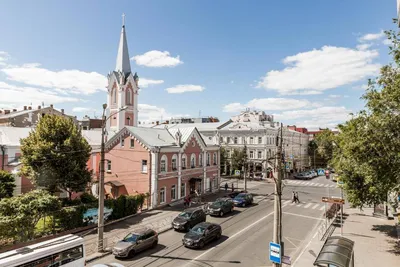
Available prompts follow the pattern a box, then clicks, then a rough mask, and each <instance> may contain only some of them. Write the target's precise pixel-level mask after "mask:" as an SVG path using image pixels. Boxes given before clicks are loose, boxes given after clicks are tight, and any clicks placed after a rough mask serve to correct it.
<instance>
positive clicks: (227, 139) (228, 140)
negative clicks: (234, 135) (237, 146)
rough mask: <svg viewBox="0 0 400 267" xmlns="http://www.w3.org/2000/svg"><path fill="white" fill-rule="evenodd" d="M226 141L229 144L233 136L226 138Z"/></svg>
mask: <svg viewBox="0 0 400 267" xmlns="http://www.w3.org/2000/svg"><path fill="white" fill-rule="evenodd" d="M226 142H227V143H228V144H229V143H230V142H231V138H230V137H229V136H228V137H227V138H226Z"/></svg>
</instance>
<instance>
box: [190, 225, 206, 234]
mask: <svg viewBox="0 0 400 267" xmlns="http://www.w3.org/2000/svg"><path fill="white" fill-rule="evenodd" d="M205 230H206V228H205V227H204V226H195V227H193V228H192V230H190V232H192V233H194V234H198V235H202V234H204V231H205Z"/></svg>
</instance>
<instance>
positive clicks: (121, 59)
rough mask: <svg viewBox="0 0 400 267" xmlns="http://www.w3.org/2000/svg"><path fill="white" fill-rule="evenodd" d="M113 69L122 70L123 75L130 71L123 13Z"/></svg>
mask: <svg viewBox="0 0 400 267" xmlns="http://www.w3.org/2000/svg"><path fill="white" fill-rule="evenodd" d="M115 71H117V72H119V71H121V72H123V73H124V74H125V75H127V74H128V73H130V72H131V63H130V61H129V52H128V42H127V41H126V34H125V14H122V30H121V37H120V39H119V46H118V55H117V64H116V66H115Z"/></svg>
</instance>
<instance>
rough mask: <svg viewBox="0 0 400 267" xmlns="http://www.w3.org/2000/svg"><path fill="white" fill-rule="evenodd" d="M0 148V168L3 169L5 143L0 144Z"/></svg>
mask: <svg viewBox="0 0 400 267" xmlns="http://www.w3.org/2000/svg"><path fill="white" fill-rule="evenodd" d="M0 148H1V170H2V171H3V170H4V164H5V156H6V146H5V145H0Z"/></svg>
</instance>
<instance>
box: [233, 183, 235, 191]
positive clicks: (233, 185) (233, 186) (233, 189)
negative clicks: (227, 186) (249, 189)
mask: <svg viewBox="0 0 400 267" xmlns="http://www.w3.org/2000/svg"><path fill="white" fill-rule="evenodd" d="M233 191H235V186H234V185H233V183H232V193H233Z"/></svg>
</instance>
